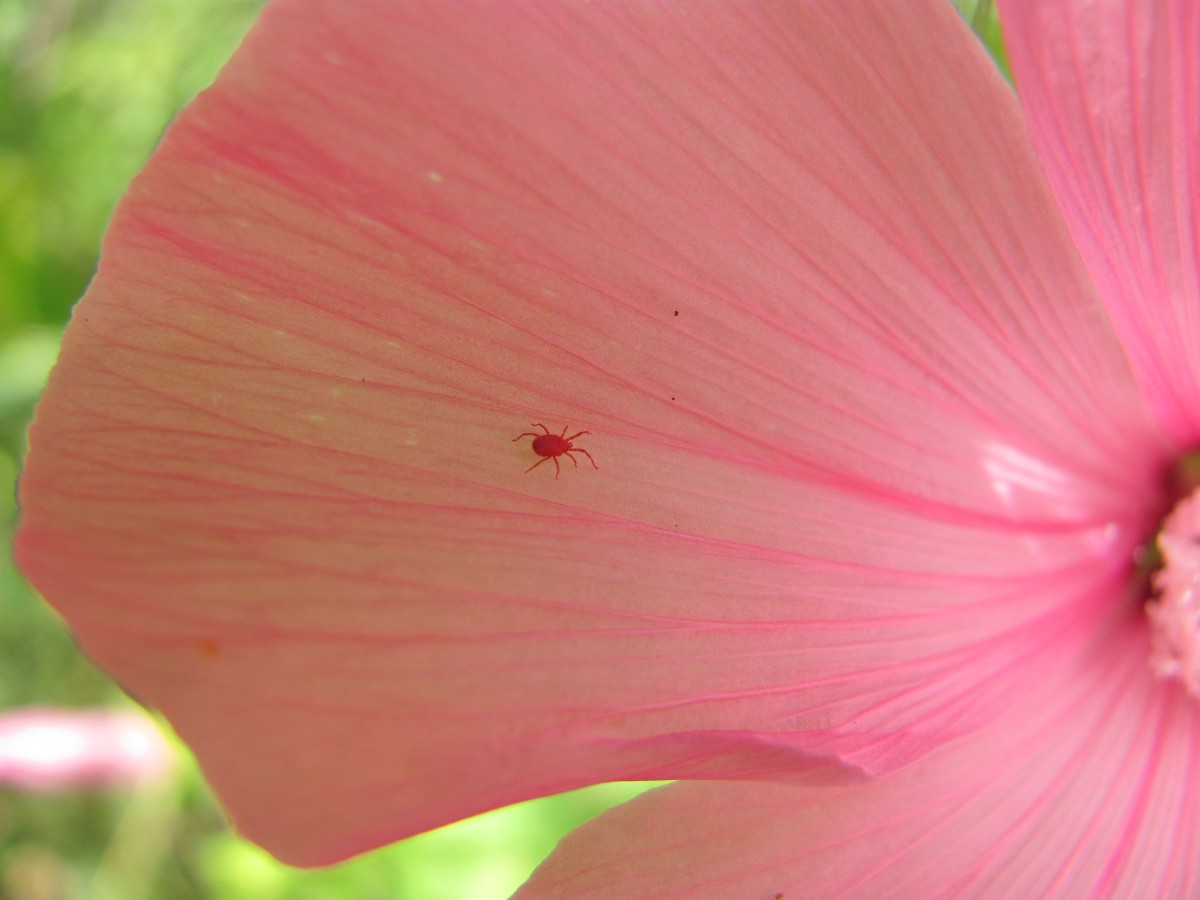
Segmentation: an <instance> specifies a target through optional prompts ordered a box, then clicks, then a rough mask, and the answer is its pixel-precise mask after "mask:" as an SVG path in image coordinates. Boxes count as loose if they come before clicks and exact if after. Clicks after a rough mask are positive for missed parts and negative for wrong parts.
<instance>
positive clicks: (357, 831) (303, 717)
mask: <svg viewBox="0 0 1200 900" xmlns="http://www.w3.org/2000/svg"><path fill="white" fill-rule="evenodd" d="M929 46H936V47H937V48H938V52H937V53H929V52H928V51H927V48H928V47H929ZM531 422H543V423H545V424H547V425H548V426H549V427H550V428H552V429H553V430H555V431H558V430H559V428H560V427H561V426H562V425H564V424H565V425H569V426H570V428H571V429H572V431H574V430H584V429H586V430H588V431H590V432H591V433H592V434H591V435H590V436H589V437H588V438H587V442H586V443H584V444H581V445H582V446H585V447H586V448H587V449H588V450H589V451H590V452H591V453H592V454H593V455H594V457H595V458H596V460H597V463H598V465H599V469H597V470H593V469H591V468H590V467H588V466H584V467H582V468H580V469H578V470H576V469H575V468H573V467H572V466H570V465H568V466H566V470H565V471H564V473H563V476H562V478H561V479H560V480H557V481H556V480H555V479H554V478H553V477H552V475H551V474H550V473H549V471H548V467H545V466H543V467H541V468H540V469H538V470H536V471H534V472H531V473H529V474H528V475H526V474H523V472H524V470H525V469H526V468H527V467H528V465H529V464H530V462H531V461H532V460H531V459H530V457H531V456H532V453H531V451H530V449H529V446H528V443H527V442H526V443H525V444H521V443H516V444H514V443H513V441H512V438H513V437H515V436H516V435H517V434H519V433H521V432H523V431H526V430H528V429H529V427H530V425H529V423H531ZM31 441H32V445H33V451H32V455H31V457H30V462H29V466H28V470H27V472H26V474H25V477H24V479H23V481H22V503H23V508H24V528H23V531H22V533H21V536H20V540H19V546H18V554H19V557H20V561H21V564H22V566H23V567H24V569H25V570H26V571H27V572H28V573H29V575H30V577H31V578H32V579H33V581H34V583H35V584H36V585H37V586H38V587H39V588H40V589H41V590H42V591H43V592H44V593H45V595H46V596H47V597H48V598H49V599H50V601H51V602H52V603H54V604H55V605H56V606H57V607H58V608H59V609H60V610H61V611H62V612H63V613H64V614H65V615H66V616H67V618H68V619H69V621H70V622H71V623H72V625H73V627H74V628H75V629H76V630H77V632H78V634H79V636H80V639H81V641H82V643H83V644H84V646H85V647H86V648H87V649H88V651H89V652H90V653H92V654H93V655H94V656H95V657H96V658H97V659H98V660H99V661H101V662H102V663H103V664H104V665H105V666H106V667H107V668H109V669H110V670H111V671H112V672H113V673H114V674H115V675H116V676H117V677H118V678H119V679H120V680H121V681H122V682H123V683H124V684H126V685H127V686H128V687H129V688H130V690H132V691H133V692H134V693H135V694H136V695H138V696H139V697H141V698H143V699H144V700H146V701H147V702H150V703H153V704H155V705H156V706H159V707H161V708H162V709H163V710H164V711H165V712H166V714H167V716H168V717H169V718H170V719H171V721H172V722H173V724H174V725H175V726H176V727H177V729H178V730H179V731H180V733H181V734H182V735H183V736H184V737H185V739H187V741H188V742H189V744H191V746H192V747H193V748H194V749H195V750H196V752H197V755H198V757H199V758H200V760H201V763H202V764H203V766H204V767H205V770H206V772H207V774H208V776H209V778H210V780H211V781H212V783H213V784H214V786H215V787H216V788H217V790H218V792H219V793H220V794H221V796H222V797H223V799H224V801H225V802H226V804H227V805H228V807H229V809H230V811H231V812H232V814H233V816H234V818H235V820H236V822H237V824H238V825H239V827H240V828H241V829H242V830H243V831H244V832H245V833H246V834H247V835H248V836H250V837H252V838H254V839H255V840H257V841H260V842H262V843H263V844H264V845H265V846H267V847H268V848H269V849H271V850H272V851H273V852H275V853H277V854H279V855H281V856H282V857H284V858H285V859H288V860H291V861H298V862H309V863H313V862H326V861H329V860H331V859H334V858H337V857H340V856H343V855H346V854H349V853H353V852H356V851H359V850H363V849H366V848H367V847H369V846H371V845H373V844H376V843H382V842H385V841H387V840H391V839H393V838H395V837H398V836H401V835H403V834H407V833H411V832H414V831H418V830H422V829H426V828H430V827H434V826H436V825H439V824H442V823H444V822H447V821H451V820H453V819H456V818H460V817H462V816H466V815H470V814H472V813H475V812H478V811H481V810H483V809H487V808H490V807H492V806H496V805H501V804H505V803H508V802H512V801H515V800H519V799H523V798H526V797H529V796H533V795H537V794H541V793H548V792H553V791H558V790H563V789H567V788H571V787H575V786H578V785H580V784H586V783H590V782H592V781H597V780H607V779H618V778H624V779H636V778H666V777H689V776H694V777H713V778H736V777H751V778H784V777H786V778H789V779H793V780H800V781H805V780H810V781H821V782H825V781H831V780H832V781H844V780H846V779H848V778H856V777H857V775H858V772H857V770H858V769H862V770H865V771H868V772H885V771H889V770H891V769H894V768H895V767H897V766H899V765H902V764H904V763H907V762H909V761H911V760H913V759H915V758H917V757H919V756H921V755H922V754H923V753H926V752H927V751H929V750H930V749H932V748H934V747H937V746H938V745H940V744H941V743H943V742H944V741H946V740H948V739H951V738H953V737H955V736H958V735H961V734H965V733H968V732H970V731H972V730H973V729H975V728H976V727H979V726H980V725H981V724H984V723H986V722H989V721H991V720H992V719H993V718H994V717H995V716H996V715H998V714H1000V713H1001V712H1002V711H1003V710H1005V709H1006V708H1008V707H1009V706H1010V705H1011V704H1012V703H1013V702H1014V701H1015V700H1017V699H1019V698H1021V697H1023V696H1025V695H1026V694H1027V693H1028V692H1029V690H1031V689H1032V688H1033V687H1034V686H1036V685H1038V684H1040V683H1042V682H1043V681H1044V680H1045V679H1046V678H1047V677H1048V675H1049V674H1050V673H1051V672H1052V671H1053V670H1055V669H1056V668H1057V667H1059V666H1060V665H1062V664H1063V661H1064V660H1069V659H1071V658H1072V656H1073V655H1074V654H1075V653H1076V652H1078V651H1079V649H1080V647H1081V646H1082V643H1083V642H1084V640H1085V639H1086V638H1087V637H1088V635H1089V633H1090V629H1091V628H1092V626H1093V623H1094V621H1095V619H1096V617H1097V615H1102V614H1104V613H1105V612H1106V611H1107V610H1108V609H1109V608H1110V606H1111V604H1112V603H1113V601H1114V598H1115V595H1116V592H1117V591H1118V580H1119V579H1120V578H1121V577H1122V576H1123V570H1124V567H1125V560H1127V559H1128V554H1129V552H1130V551H1131V550H1132V548H1133V547H1134V546H1135V544H1136V542H1137V541H1139V540H1140V539H1141V538H1142V537H1143V536H1144V534H1145V531H1146V528H1147V515H1148V513H1147V508H1148V507H1151V506H1153V503H1151V502H1150V500H1152V499H1154V498H1155V496H1156V491H1157V481H1156V478H1157V476H1158V470H1159V468H1160V466H1161V463H1162V460H1163V459H1164V458H1165V456H1166V454H1167V453H1168V452H1169V451H1170V450H1171V446H1170V444H1169V443H1168V442H1167V441H1166V440H1165V439H1164V438H1163V437H1162V436H1161V435H1160V434H1159V433H1158V432H1157V431H1156V430H1155V428H1154V427H1153V426H1151V425H1150V424H1148V422H1147V421H1146V418H1145V417H1144V415H1143V413H1142V411H1141V406H1140V405H1139V398H1138V396H1137V393H1136V390H1135V388H1134V385H1133V382H1132V379H1131V377H1130V375H1129V373H1128V371H1127V369H1126V368H1125V361H1124V357H1123V354H1122V351H1121V349H1120V347H1119V346H1118V345H1117V343H1116V341H1115V338H1114V336H1113V334H1112V332H1111V329H1110V327H1109V324H1108V321H1107V319H1106V317H1105V314H1104V311H1103V309H1102V307H1101V306H1100V304H1099V303H1098V301H1097V300H1096V298H1095V296H1094V295H1093V293H1092V291H1091V287H1090V284H1089V281H1088V278H1087V275H1086V272H1085V271H1084V269H1083V267H1082V265H1081V264H1080V262H1079V260H1078V258H1077V256H1076V254H1075V251H1074V249H1073V247H1072V246H1071V244H1070V241H1069V236H1068V234H1067V231H1066V229H1065V227H1064V226H1063V224H1062V222H1061V220H1060V218H1059V216H1058V214H1057V212H1056V211H1055V209H1054V206H1053V202H1052V198H1051V196H1050V193H1049V190H1048V188H1047V186H1046V185H1045V183H1044V180H1043V178H1042V176H1041V174H1040V172H1039V170H1038V169H1037V166H1036V163H1035V161H1034V158H1033V156H1032V153H1031V150H1030V148H1029V146H1028V144H1027V141H1026V139H1025V137H1024V132H1023V130H1022V125H1021V122H1020V119H1019V113H1018V110H1017V107H1016V104H1015V101H1014V99H1013V97H1012V95H1011V93H1010V92H1009V91H1008V90H1007V88H1006V87H1005V85H1004V84H1003V83H1002V82H1001V81H1000V80H999V78H998V77H997V76H996V75H995V74H994V72H993V71H992V67H991V65H990V63H989V61H988V60H987V59H986V57H985V56H984V54H983V51H982V50H981V49H980V48H979V47H978V46H977V45H976V43H975V42H974V40H973V38H972V37H971V36H970V35H969V34H968V33H967V32H966V30H965V29H964V28H963V26H962V25H961V23H959V21H958V20H957V18H956V17H955V16H954V14H953V12H952V11H951V9H950V8H949V6H948V4H944V3H941V2H937V0H928V2H920V3H912V4H907V5H905V7H904V11H903V12H902V13H901V12H899V11H898V9H897V8H896V7H892V6H888V5H887V4H884V5H882V8H881V6H880V5H872V4H866V3H846V4H828V3H801V2H798V3H777V2H763V3H757V4H752V3H743V4H719V5H718V4H694V5H693V4H678V3H674V2H664V3H648V2H612V3H604V4H582V3H581V4H574V3H570V4H564V3H561V2H513V3H484V2H479V3H470V4H421V3H416V2H394V0H388V2H362V3H354V4H347V3H343V2H341V0H336V2H335V0H290V2H287V0H285V2H280V3H277V4H275V5H274V6H272V7H271V8H270V9H269V10H268V12H267V13H266V15H265V16H264V18H263V19H262V21H261V22H260V24H259V26H258V27H257V29H256V30H255V32H254V33H253V34H252V35H251V37H250V39H249V40H248V42H247V45H246V46H245V47H244V48H243V50H242V51H241V52H240V53H239V54H238V56H237V57H236V58H235V60H234V61H233V62H232V63H231V65H230V66H229V67H228V69H227V70H226V71H225V73H224V74H223V75H222V77H221V79H220V80H219V82H218V84H217V85H216V86H215V87H214V88H213V89H212V90H211V91H209V92H208V93H207V94H205V95H204V96H202V97H201V98H200V100H199V101H198V102H197V103H196V104H195V105H194V106H193V107H192V108H191V109H189V110H188V111H187V112H185V113H184V114H183V115H181V117H180V119H179V120H178V122H177V123H176V124H175V125H174V126H173V127H172V129H171V131H170V132H169V133H168V135H167V136H166V137H165V139H164V142H163V145H162V147H161V149H160V150H159V152H158V153H157V155H156V156H155V158H154V159H153V160H152V162H151V163H150V164H149V165H148V167H147V169H146V170H145V171H144V173H143V174H142V175H141V176H140V177H139V179H138V180H137V182H136V183H135V185H134V187H133V188H132V190H131V192H130V194H129V196H128V197H127V199H126V201H125V202H124V203H123V205H122V207H121V209H120V210H119V211H118V214H117V216H116V219H115V221H114V224H113V227H112V230H111V231H110V233H109V236H108V238H107V241H106V244H105V254H104V261H103V263H102V265H101V269H100V272H99V274H98V276H97V279H96V281H95V283H94V285H93V287H92V288H91V290H90V291H89V293H88V296H87V297H86V298H85V299H84V301H83V302H82V303H81V305H80V306H79V308H78V310H77V312H76V314H75V317H74V320H73V322H72V324H71V327H70V329H69V331H68V333H67V336H66V339H65V342H64V347H63V353H62V361H61V363H60V365H59V367H58V369H57V370H56V372H55V374H54V376H53V377H52V380H51V384H50V387H49V389H48V391H47V394H46V398H45V400H44V401H43V404H42V406H41V407H40V409H39V413H38V420H37V423H36V425H35V428H34V429H33V432H32V436H31ZM1148 498H1150V499H1148ZM284 808H285V809H287V810H288V814H287V815H286V816H281V815H279V814H278V810H279V809H284Z"/></svg>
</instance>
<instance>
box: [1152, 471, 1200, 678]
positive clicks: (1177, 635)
mask: <svg viewBox="0 0 1200 900" xmlns="http://www.w3.org/2000/svg"><path fill="white" fill-rule="evenodd" d="M1158 548H1159V550H1160V551H1161V553H1162V557H1163V564H1162V568H1160V569H1159V570H1158V571H1157V572H1155V573H1154V578H1153V587H1154V589H1155V592H1156V596H1155V598H1154V599H1153V600H1151V601H1150V602H1149V603H1147V604H1146V615H1147V616H1148V617H1149V619H1150V628H1151V652H1150V665H1151V667H1152V668H1153V669H1154V672H1155V674H1156V675H1158V676H1159V677H1160V678H1177V679H1179V680H1180V681H1182V682H1183V684H1184V686H1185V687H1186V688H1187V690H1188V693H1190V694H1191V695H1192V696H1193V697H1197V698H1200V490H1198V491H1196V492H1194V493H1192V494H1191V495H1190V496H1188V497H1186V498H1185V499H1183V500H1181V501H1180V502H1179V503H1178V504H1177V505H1176V506H1175V509H1174V510H1172V512H1171V514H1170V515H1169V516H1168V517H1167V519H1166V521H1165V522H1164V523H1163V527H1162V531H1160V532H1159V535H1158Z"/></svg>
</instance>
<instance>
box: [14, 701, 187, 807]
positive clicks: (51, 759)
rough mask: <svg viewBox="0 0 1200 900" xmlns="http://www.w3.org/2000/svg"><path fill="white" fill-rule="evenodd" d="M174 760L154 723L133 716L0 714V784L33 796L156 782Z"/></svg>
mask: <svg viewBox="0 0 1200 900" xmlns="http://www.w3.org/2000/svg"><path fill="white" fill-rule="evenodd" d="M173 766H174V754H173V753H172V752H171V748H170V747H169V746H168V745H167V742H166V741H165V740H164V739H163V736H162V733H161V732H160V731H159V730H158V728H157V727H155V725H154V723H153V722H151V721H150V720H149V719H147V718H146V717H145V716H144V715H142V714H141V713H137V712H133V711H132V710H103V709H89V710H67V709H52V708H38V707H29V708H26V709H19V710H13V711H10V712H5V713H0V783H3V784H7V785H12V786H14V787H18V788H23V789H25V790H31V791H64V790H76V789H79V788H105V787H122V786H128V785H132V784H137V783H145V782H151V781H155V780H157V779H160V778H162V777H164V776H165V775H166V774H168V773H169V772H170V770H171V769H172V767H173Z"/></svg>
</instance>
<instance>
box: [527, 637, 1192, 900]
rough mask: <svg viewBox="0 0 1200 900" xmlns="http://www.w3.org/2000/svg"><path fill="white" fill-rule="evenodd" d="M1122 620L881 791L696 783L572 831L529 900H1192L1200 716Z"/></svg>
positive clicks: (872, 784)
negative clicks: (988, 721)
mask: <svg viewBox="0 0 1200 900" xmlns="http://www.w3.org/2000/svg"><path fill="white" fill-rule="evenodd" d="M1146 652H1147V647H1146V644H1145V634H1144V631H1143V630H1142V629H1141V628H1140V625H1139V623H1138V622H1137V621H1136V618H1134V617H1130V619H1129V620H1127V621H1126V622H1124V623H1123V624H1122V626H1121V627H1120V629H1118V633H1117V634H1113V635H1110V636H1109V638H1108V639H1107V640H1106V641H1104V642H1103V643H1102V644H1101V645H1100V646H1099V647H1097V648H1095V652H1093V653H1092V654H1091V656H1090V657H1089V659H1088V660H1087V661H1086V662H1084V663H1082V664H1081V665H1080V666H1078V667H1075V668H1072V669H1071V670H1067V671H1064V673H1063V674H1062V677H1060V678H1056V679H1053V680H1051V681H1049V682H1047V683H1046V684H1045V685H1043V687H1042V689H1041V690H1040V691H1038V692H1037V693H1035V694H1033V695H1031V696H1030V697H1029V698H1028V702H1027V703H1026V704H1024V705H1023V706H1022V707H1021V708H1019V709H1017V710H1014V712H1013V713H1012V714H1011V715H1008V716H1006V717H1004V718H1002V719H1001V720H999V721H997V722H996V724H995V725H994V726H993V727H991V728H988V729H984V730H982V731H979V732H976V733H975V734H974V735H972V736H970V737H969V738H966V739H964V740H962V741H959V742H958V743H955V744H953V745H950V746H948V747H945V748H942V749H941V750H939V751H937V752H935V753H932V754H930V755H929V756H928V757H926V758H925V759H923V760H921V761H920V762H918V763H916V764H914V765H912V766H910V767H908V768H906V769H903V770H901V771H898V772H894V773H892V774H890V775H888V776H886V777H884V778H882V779H880V780H878V781H866V782H863V783H860V784H854V785H848V786H845V787H838V788H824V789H821V788H816V789H804V788H789V787H784V786H780V785H769V784H761V783H754V784H746V783H741V784H739V783H732V782H723V783H706V784H704V783H687V784H677V785H672V786H670V787H667V788H663V789H659V790H655V791H652V792H650V793H648V794H644V795H642V796H641V797H638V798H636V799H635V800H633V801H631V802H629V803H627V804H625V805H624V806H621V807H618V808H617V809H615V810H612V811H610V812H609V813H606V814H604V815H603V816H600V817H599V818H597V819H594V820H593V821H592V822H590V823H588V824H587V825H585V826H583V827H582V828H580V829H578V830H577V831H575V832H573V833H572V834H571V835H569V836H568V837H567V838H565V839H564V840H563V841H562V842H561V843H560V844H559V847H558V849H557V850H556V851H555V852H554V853H553V854H552V855H551V856H550V858H549V859H547V861H546V862H545V863H543V864H542V866H541V867H540V868H539V869H538V870H537V871H536V872H535V873H534V875H533V877H532V878H531V880H530V881H529V883H528V884H527V885H526V886H525V888H524V889H523V891H521V892H519V893H518V894H517V897H518V898H532V897H543V896H547V897H597V896H612V890H613V887H614V886H616V885H619V886H620V894H621V896H626V897H711V898H722V897H739V898H740V897H763V898H771V897H778V896H780V895H782V896H783V897H784V898H823V897H930V898H932V897H1047V898H1050V897H1187V896H1194V895H1195V889H1196V885H1197V884H1198V883H1200V870H1198V868H1197V863H1196V860H1197V859H1198V858H1200V856H1198V854H1200V829H1198V828H1197V827H1196V804H1197V801H1198V800H1200V777H1198V775H1197V773H1198V772H1200V740H1198V739H1197V735H1200V711H1198V710H1197V707H1196V705H1195V703H1194V701H1192V700H1190V699H1189V698H1188V696H1187V695H1186V694H1185V693H1184V691H1183V690H1181V689H1179V688H1178V686H1175V685H1172V686H1171V687H1167V688H1164V687H1163V686H1162V685H1160V684H1158V683H1156V682H1155V681H1154V680H1153V679H1152V678H1151V677H1150V675H1149V673H1148V671H1147V669H1146V665H1145V655H1144V654H1145V653H1146Z"/></svg>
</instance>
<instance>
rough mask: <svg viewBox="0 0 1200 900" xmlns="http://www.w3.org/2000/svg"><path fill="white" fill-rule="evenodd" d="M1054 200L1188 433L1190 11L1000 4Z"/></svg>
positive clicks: (1199, 372)
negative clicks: (1061, 209)
mask: <svg viewBox="0 0 1200 900" xmlns="http://www.w3.org/2000/svg"><path fill="white" fill-rule="evenodd" d="M1001 12H1002V19H1003V23H1004V26H1005V33H1006V35H1007V37H1008V41H1009V47H1010V49H1009V58H1010V60H1011V62H1012V67H1013V75H1014V77H1015V79H1016V82H1017V88H1018V90H1019V93H1020V97H1021V101H1022V104H1023V105H1024V108H1025V112H1026V115H1027V116H1028V119H1029V122H1030V125H1031V127H1032V129H1033V135H1034V139H1035V143H1036V146H1037V149H1038V152H1039V153H1040V154H1041V156H1042V158H1043V160H1044V162H1045V165H1046V169H1047V171H1048V173H1049V176H1050V179H1051V182H1052V184H1053V186H1054V191H1055V195H1056V196H1057V198H1058V201H1059V203H1060V204H1061V206H1062V208H1063V211H1064V213H1065V215H1066V218H1067V222H1068V223H1069V225H1070V227H1071V231H1072V234H1073V235H1074V236H1075V239H1076V241H1077V242H1078V244H1079V247H1080V250H1081V252H1082V253H1083V256H1084V258H1085V259H1086V261H1087V264H1088V267H1089V268H1090V269H1091V271H1092V273H1093V275H1094V276H1095V281H1096V286H1097V289H1098V290H1099V292H1100V294H1101V296H1102V297H1103V299H1104V302H1105V304H1106V305H1107V306H1108V308H1109V310H1110V311H1111V314H1112V317H1113V320H1114V322H1115V323H1116V327H1117V328H1118V330H1119V332H1120V334H1121V339H1122V341H1123V342H1124V344H1125V346H1126V348H1127V351H1128V353H1129V357H1130V360H1131V363H1132V365H1133V366H1134V369H1135V371H1136V373H1137V376H1138V380H1139V382H1140V383H1141V385H1142V389H1143V390H1144V391H1145V393H1146V396H1147V398H1148V400H1149V402H1150V404H1151V405H1152V407H1153V408H1154V409H1155V411H1156V412H1157V413H1158V414H1159V416H1160V417H1161V418H1162V420H1163V422H1164V423H1165V425H1166V427H1167V428H1168V429H1170V430H1171V432H1172V434H1173V435H1174V436H1175V438H1176V440H1178V441H1180V442H1181V443H1183V444H1184V445H1187V446H1192V445H1195V444H1196V443H1197V441H1198V440H1200V346H1198V345H1197V341H1196V340H1195V336H1196V334H1197V333H1198V332H1200V264H1198V261H1200V6H1197V4H1195V3H1191V2H1188V0H1157V2H1140V0H1113V2H1104V3H1088V4H1084V3H1042V2H1039V0H1002V3H1001Z"/></svg>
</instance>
